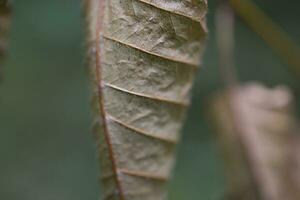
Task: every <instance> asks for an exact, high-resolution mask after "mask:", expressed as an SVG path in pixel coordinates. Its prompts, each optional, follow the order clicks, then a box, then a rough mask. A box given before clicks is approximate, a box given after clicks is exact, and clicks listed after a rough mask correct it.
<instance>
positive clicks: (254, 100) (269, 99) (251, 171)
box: [212, 84, 299, 200]
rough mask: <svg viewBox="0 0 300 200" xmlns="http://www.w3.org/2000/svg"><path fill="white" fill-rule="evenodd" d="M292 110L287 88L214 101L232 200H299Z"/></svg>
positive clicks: (242, 91)
mask: <svg viewBox="0 0 300 200" xmlns="http://www.w3.org/2000/svg"><path fill="white" fill-rule="evenodd" d="M291 104H292V96H291V93H290V91H289V90H288V89H286V88H285V87H278V88H275V89H267V88H265V87H263V86H261V85H259V84H250V85H246V86H243V87H239V88H235V89H234V90H233V91H232V92H225V93H223V94H219V95H217V97H216V98H215V99H214V101H213V106H212V110H213V116H214V119H215V121H216V122H217V123H216V125H217V127H218V131H217V133H218V137H217V138H218V141H219V144H220V147H221V151H222V154H223V158H224V161H225V172H226V174H227V178H228V188H229V193H230V197H231V199H239V200H243V199H247V200H248V199H249V200H252V199H262V200H280V199H288V200H296V199H299V190H298V189H297V187H298V186H297V185H295V184H294V182H293V178H292V177H293V176H294V175H295V174H294V175H293V174H291V173H290V170H289V168H290V164H291V162H294V161H293V160H292V159H291V158H292V155H294V153H295V152H292V151H291V146H292V139H293V138H295V132H296V121H295V116H294V115H293V112H292V110H291ZM293 172H294V173H295V172H296V170H294V171H293Z"/></svg>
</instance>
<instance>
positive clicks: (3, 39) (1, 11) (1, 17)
mask: <svg viewBox="0 0 300 200" xmlns="http://www.w3.org/2000/svg"><path fill="white" fill-rule="evenodd" d="M10 15H11V6H10V1H9V0H1V1H0V62H1V64H2V62H3V59H4V56H5V53H6V48H7V35H8V31H9V27H10ZM1 70H2V69H1Z"/></svg>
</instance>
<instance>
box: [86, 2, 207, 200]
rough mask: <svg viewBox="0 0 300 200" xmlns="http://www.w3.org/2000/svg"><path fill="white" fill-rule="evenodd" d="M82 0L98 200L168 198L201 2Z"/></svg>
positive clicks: (196, 56)
mask: <svg viewBox="0 0 300 200" xmlns="http://www.w3.org/2000/svg"><path fill="white" fill-rule="evenodd" d="M85 3H86V15H87V23H88V35H89V38H88V42H89V49H90V50H89V55H90V66H91V73H92V77H93V81H94V92H95V99H94V107H95V111H96V116H97V117H96V122H95V123H96V124H97V128H95V130H96V135H97V138H98V145H99V153H100V161H101V172H102V178H101V179H102V182H103V194H104V195H103V199H114V200H124V199H126V200H129V199H132V200H141V199H143V200H163V199H166V198H167V190H166V187H167V183H168V180H169V179H170V176H171V169H172V166H173V163H174V157H175V147H176V143H178V140H179V132H180V129H181V126H182V123H183V119H184V115H185V112H186V109H187V106H188V104H189V99H190V97H189V96H190V90H191V87H192V82H193V78H194V76H195V72H196V68H197V67H198V66H199V64H200V55H201V54H202V52H203V48H204V44H205V38H206V34H207V33H206V32H207V31H206V26H205V14H206V11H207V3H206V1H204V0H195V1H190V0H183V1H173V0H122V1H120V0H87V1H86V2H85ZM100 124H101V125H100Z"/></svg>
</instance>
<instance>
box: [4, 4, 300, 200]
mask: <svg viewBox="0 0 300 200" xmlns="http://www.w3.org/2000/svg"><path fill="white" fill-rule="evenodd" d="M255 2H256V3H257V4H258V5H259V6H261V7H262V8H263V9H264V10H265V12H266V13H268V14H269V15H271V16H272V18H273V20H274V21H275V22H277V23H279V24H280V25H281V26H282V27H283V29H284V30H285V31H286V32H288V33H289V34H290V36H291V37H292V38H293V39H294V41H295V43H297V44H299V42H300V41H299V38H300V26H299V21H300V14H299V7H300V1H297V0H289V1H283V0H272V1H271V0H256V1H255ZM209 4H210V10H209V15H208V27H209V29H210V38H209V41H208V49H207V51H206V53H205V56H204V61H203V65H202V67H201V69H200V71H199V73H198V75H197V80H196V83H195V87H194V92H193V104H192V107H191V109H190V111H189V115H188V118H187V121H186V124H185V127H184V130H183V138H182V139H183V141H182V144H181V145H180V147H179V148H178V163H177V166H176V169H175V175H174V181H173V183H172V184H171V194H170V199H171V200H199V199H203V200H215V199H216V200H217V199H221V197H222V196H223V195H224V193H225V184H224V177H223V171H222V161H221V159H220V157H219V155H218V151H217V149H216V148H215V144H214V140H213V136H214V132H213V129H211V128H210V126H209V123H208V121H207V120H206V118H205V113H206V106H205V103H206V102H207V101H208V99H209V98H208V97H209V96H210V95H211V94H212V93H213V92H214V91H216V90H218V89H220V88H222V83H221V81H220V79H219V74H218V58H217V48H216V42H215V31H214V23H213V20H214V14H215V5H216V1H214V0H209ZM84 48H85V47H84V29H83V20H82V14H81V2H80V0H51V1H46V0H16V1H14V17H13V25H12V31H11V35H10V49H9V56H8V58H7V62H6V63H5V66H4V70H3V71H4V76H3V78H4V79H3V81H2V83H1V86H0V177H1V178H0V199H3V200H19V199H22V200H54V199H55V200H90V199H91V200H92V199H98V198H99V195H100V191H99V188H100V187H99V186H98V177H97V174H98V163H97V160H96V145H95V142H94V138H93V135H92V131H91V112H90V110H89V99H90V91H89V80H88V70H87V66H86V59H85V49H84ZM236 49H237V52H236V61H237V66H238V71H239V77H240V80H241V81H242V82H247V81H252V80H257V81H261V82H263V83H265V84H266V85H268V86H270V87H272V86H275V85H277V84H286V85H288V86H289V87H291V88H292V89H293V91H294V95H295V97H296V101H297V102H298V105H300V100H299V99H300V84H299V82H300V81H299V79H297V77H296V76H293V74H289V72H288V70H287V65H286V64H285V63H283V62H282V61H281V60H280V59H278V58H277V57H276V56H275V54H274V53H273V52H272V51H271V50H270V48H269V47H268V46H267V45H265V43H264V42H263V41H262V40H261V39H260V38H259V37H258V36H257V35H255V34H254V33H253V32H251V31H250V30H249V29H248V27H247V26H246V25H245V24H244V23H243V22H241V21H240V20H238V21H237V30H236ZM299 56H300V55H299ZM297 110H298V113H299V106H298V107H297Z"/></svg>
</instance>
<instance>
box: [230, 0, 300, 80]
mask: <svg viewBox="0 0 300 200" xmlns="http://www.w3.org/2000/svg"><path fill="white" fill-rule="evenodd" d="M229 3H230V4H231V6H232V8H233V9H234V11H235V12H236V13H237V14H238V15H239V16H240V17H241V18H242V19H243V20H244V21H245V22H246V24H247V25H248V26H249V27H250V28H251V29H252V30H253V31H254V32H256V33H257V34H258V35H259V36H260V37H261V38H262V39H263V40H264V41H265V42H266V43H267V44H268V45H269V46H270V47H271V48H272V49H273V50H274V52H275V53H276V54H277V55H278V56H279V57H281V58H282V59H283V60H284V61H285V62H286V63H287V64H288V65H289V66H290V70H291V71H292V72H294V73H293V74H296V75H298V76H299V77H300V59H299V57H300V48H299V47H298V46H297V45H295V42H294V41H293V40H292V39H290V38H289V36H288V35H287V33H285V32H284V31H283V30H282V29H281V28H280V27H279V26H278V25H277V24H276V23H274V22H273V21H272V19H271V18H270V17H268V16H267V15H266V14H265V13H264V12H263V10H262V9H260V8H259V7H258V6H256V5H255V3H253V2H252V1H251V0H229Z"/></svg>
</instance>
